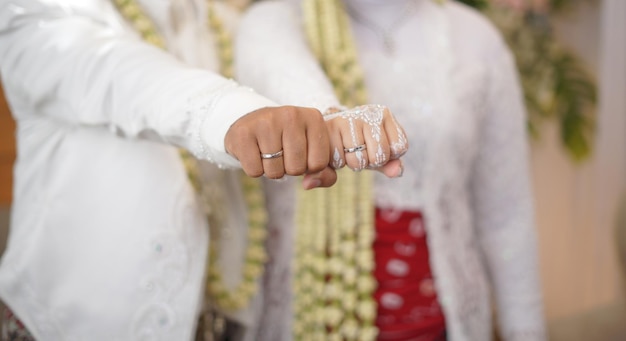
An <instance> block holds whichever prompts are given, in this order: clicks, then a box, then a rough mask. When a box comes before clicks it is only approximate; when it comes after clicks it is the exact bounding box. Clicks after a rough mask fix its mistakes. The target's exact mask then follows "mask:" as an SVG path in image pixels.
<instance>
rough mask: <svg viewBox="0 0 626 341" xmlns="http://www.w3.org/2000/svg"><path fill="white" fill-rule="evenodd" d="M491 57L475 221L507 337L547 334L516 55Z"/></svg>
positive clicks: (533, 337) (499, 51)
mask: <svg viewBox="0 0 626 341" xmlns="http://www.w3.org/2000/svg"><path fill="white" fill-rule="evenodd" d="M503 45H504V44H500V45H499V48H498V49H497V51H496V53H494V55H491V56H489V57H490V58H491V60H493V61H497V62H496V63H495V65H494V66H493V67H492V69H491V76H490V84H489V87H490V88H489V93H488V97H487V103H486V108H485V109H486V112H485V117H484V119H483V121H482V122H481V123H482V125H481V129H482V130H481V135H482V140H481V142H480V147H479V151H478V155H477V159H476V161H475V166H474V167H475V168H474V173H473V179H472V204H473V207H474V214H475V216H474V219H475V225H476V227H477V229H478V234H479V238H480V243H481V247H482V250H483V252H484V256H485V259H486V262H487V267H488V272H489V274H490V278H491V282H492V285H493V288H494V290H495V295H496V301H497V310H498V322H499V324H500V330H501V331H502V334H503V337H504V340H507V341H510V340H528V341H532V340H537V341H539V340H545V337H546V336H545V327H544V322H543V310H542V297H541V287H540V282H539V274H538V272H539V270H538V264H537V246H536V243H537V242H536V236H535V229H534V213H533V204H532V194H531V189H530V179H529V169H528V160H527V159H528V155H527V154H528V152H527V148H528V146H527V139H526V129H525V128H526V125H525V114H524V106H523V103H522V95H521V91H520V87H519V82H518V79H517V75H516V71H515V67H514V62H513V58H512V56H511V54H510V52H509V51H508V50H507V49H506V48H505V47H504V46H503Z"/></svg>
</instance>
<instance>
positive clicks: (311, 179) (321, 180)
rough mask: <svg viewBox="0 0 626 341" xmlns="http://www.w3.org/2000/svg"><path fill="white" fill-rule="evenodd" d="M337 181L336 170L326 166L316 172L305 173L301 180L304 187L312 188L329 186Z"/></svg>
mask: <svg viewBox="0 0 626 341" xmlns="http://www.w3.org/2000/svg"><path fill="white" fill-rule="evenodd" d="M335 182H337V172H336V171H335V170H334V169H332V168H330V167H326V168H324V169H323V170H322V171H320V172H317V173H311V174H306V175H305V176H304V179H303V180H302V186H303V187H304V189H307V190H308V189H313V188H318V187H330V186H332V185H334V184H335Z"/></svg>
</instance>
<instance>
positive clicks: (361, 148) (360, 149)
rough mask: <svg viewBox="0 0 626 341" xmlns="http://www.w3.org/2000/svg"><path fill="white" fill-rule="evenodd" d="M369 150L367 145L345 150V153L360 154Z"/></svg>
mask: <svg viewBox="0 0 626 341" xmlns="http://www.w3.org/2000/svg"><path fill="white" fill-rule="evenodd" d="M365 149H367V146H366V145H365V144H360V145H358V146H356V147H351V148H344V149H343V151H344V152H346V153H354V152H360V151H363V150H365Z"/></svg>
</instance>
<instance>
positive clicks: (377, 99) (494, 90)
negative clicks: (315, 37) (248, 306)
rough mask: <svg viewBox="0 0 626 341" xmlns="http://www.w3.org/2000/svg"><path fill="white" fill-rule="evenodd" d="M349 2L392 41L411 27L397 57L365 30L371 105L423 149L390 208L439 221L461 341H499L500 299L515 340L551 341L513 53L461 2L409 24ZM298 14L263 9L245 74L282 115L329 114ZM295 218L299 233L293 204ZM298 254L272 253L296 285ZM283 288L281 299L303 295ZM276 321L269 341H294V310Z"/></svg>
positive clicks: (373, 1)
mask: <svg viewBox="0 0 626 341" xmlns="http://www.w3.org/2000/svg"><path fill="white" fill-rule="evenodd" d="M347 2H349V3H350V4H351V5H352V6H351V7H353V9H356V10H358V11H359V13H358V14H357V15H359V16H361V17H367V18H369V20H371V21H374V22H376V25H377V26H379V27H394V24H393V21H394V20H395V21H403V23H401V24H397V25H395V28H394V29H393V30H394V31H393V34H392V36H393V38H394V40H395V42H396V44H395V45H396V50H395V53H394V54H390V53H389V52H388V51H386V50H385V45H384V44H382V40H381V37H380V35H379V34H377V31H376V30H373V29H372V28H371V25H370V27H368V25H363V22H362V21H361V22H359V21H356V20H352V28H353V30H354V34H355V37H356V42H357V46H358V49H359V52H360V53H359V55H360V63H361V65H362V66H363V68H364V71H365V76H366V83H367V89H368V92H369V101H370V102H372V103H380V104H385V105H388V106H389V107H390V109H391V110H392V112H393V113H394V114H395V115H396V116H397V118H398V121H399V122H400V124H402V126H403V127H404V128H405V129H406V131H407V134H408V136H409V145H410V147H409V152H408V154H407V155H406V156H405V157H404V163H405V172H404V175H403V177H402V178H401V179H397V180H393V179H387V178H385V177H384V176H382V175H377V177H376V181H375V194H376V203H377V205H378V206H379V207H382V208H384V209H387V210H391V211H393V210H422V211H423V212H424V213H425V222H426V227H427V230H428V232H427V234H428V243H429V247H430V251H431V267H432V269H433V272H434V275H435V280H436V288H437V291H438V295H439V299H440V302H441V304H442V306H443V308H444V313H445V316H446V326H447V330H448V336H449V338H450V340H453V341H459V340H490V339H491V337H492V328H491V308H492V305H491V302H490V287H491V288H492V289H493V294H494V297H495V299H496V303H497V313H498V315H497V317H498V322H499V324H500V329H501V331H502V333H503V334H504V338H505V340H544V339H545V328H544V322H543V315H542V300H541V293H540V291H541V290H540V285H539V279H538V266H537V259H536V240H535V239H536V237H535V231H534V222H533V210H532V202H531V193H530V185H529V175H528V165H527V143H526V135H525V134H526V131H525V124H524V123H525V122H524V110H523V103H522V96H521V94H520V89H519V85H518V81H517V78H516V74H515V70H514V63H513V60H512V58H511V55H510V53H509V51H508V50H507V48H506V47H505V45H504V43H503V42H502V39H501V38H500V37H499V36H498V34H497V32H496V30H495V29H494V28H493V27H492V26H491V25H490V24H488V22H487V21H486V20H485V19H484V18H482V17H481V16H480V15H478V14H477V13H475V12H473V11H472V10H469V9H468V8H466V7H465V6H463V5H459V4H457V3H456V2H454V1H448V2H446V4H445V5H441V6H440V5H437V4H435V2H434V1H431V0H417V1H415V2H414V4H413V5H414V6H415V8H413V9H412V12H411V13H410V14H409V15H405V14H402V13H399V12H398V11H399V9H400V10H404V9H405V6H404V2H402V3H403V5H402V6H399V5H398V4H399V2H395V1H394V2H391V1H388V0H367V1H365V0H361V1H360V0H347ZM294 4H295V2H294V1H288V0H286V1H272V2H266V3H260V4H258V5H256V6H254V7H252V8H251V10H250V11H249V12H248V14H247V15H246V16H245V18H244V19H243V21H242V24H241V26H240V27H239V37H238V44H237V53H238V55H239V59H238V64H237V71H238V74H239V75H240V81H241V82H242V83H244V84H247V85H250V86H252V87H254V88H255V89H256V90H257V91H259V92H260V93H262V94H265V95H267V96H268V97H270V98H272V99H274V100H276V101H278V102H281V103H298V104H299V105H305V106H306V105H309V106H315V107H317V108H318V109H320V110H324V109H325V108H326V107H328V106H331V105H336V104H337V100H336V99H334V96H333V94H332V90H331V86H330V84H329V83H328V81H327V80H326V79H325V77H324V76H323V74H322V72H321V70H320V68H319V66H317V63H316V61H315V58H314V57H313V55H312V54H311V52H310V51H309V50H308V48H307V46H306V40H305V36H304V33H303V25H302V23H301V22H300V18H299V16H300V14H299V9H298V8H297V6H295V5H294ZM352 19H354V17H353V18H352ZM368 24H371V22H369V23H368ZM258 56H262V59H259V58H258ZM339 181H341V179H339ZM281 191H284V188H283V189H275V190H271V193H270V195H275V196H280V195H283V193H284V192H281ZM282 205H284V206H285V207H284V212H285V213H284V214H285V216H284V218H285V220H287V221H290V220H291V219H292V218H293V211H292V210H290V208H292V207H290V206H291V204H290V203H289V202H283V203H282ZM287 227H288V226H287ZM284 233H286V234H289V229H288V228H287V229H286V230H285V231H284ZM290 251H291V250H290V249H288V248H283V249H272V250H270V252H274V254H273V256H272V259H273V262H272V264H271V267H272V268H274V269H276V268H282V269H283V271H277V272H275V273H276V274H280V275H281V276H283V278H285V277H286V275H285V273H286V272H288V269H289V264H288V259H289V258H290V257H291V254H290ZM281 252H282V253H281ZM272 275H273V274H272V273H268V274H267V277H266V283H267V286H266V288H265V290H266V291H267V295H272V292H281V293H283V292H285V290H289V286H288V285H289V283H288V281H285V280H283V281H280V280H277V279H272V278H271V276H272ZM272 285H278V287H274V286H272ZM264 307H265V311H264V312H263V316H264V317H265V318H264V319H263V320H261V323H260V326H259V330H258V331H257V334H256V339H263V340H278V339H283V340H284V339H288V338H289V335H290V334H289V328H290V325H289V321H290V320H289V317H290V315H291V312H290V311H289V296H288V295H284V298H283V299H282V300H275V301H271V302H268V304H266V305H265V306H264ZM253 338H254V337H253Z"/></svg>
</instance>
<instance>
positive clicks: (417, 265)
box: [374, 209, 446, 341]
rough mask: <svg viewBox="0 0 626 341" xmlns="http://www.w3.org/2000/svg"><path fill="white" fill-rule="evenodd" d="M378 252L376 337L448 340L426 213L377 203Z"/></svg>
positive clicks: (386, 340)
mask: <svg viewBox="0 0 626 341" xmlns="http://www.w3.org/2000/svg"><path fill="white" fill-rule="evenodd" d="M374 254H375V262H376V270H375V271H374V275H375V277H376V280H377V281H378V288H377V290H376V293H375V298H376V302H377V303H378V317H377V319H376V326H377V327H378V328H379V330H380V334H379V336H378V340H381V341H400V340H402V341H408V340H411V341H418V340H419V341H439V340H445V339H446V336H445V333H446V325H445V318H444V315H443V312H442V310H441V307H440V305H439V302H438V300H437V293H436V291H435V286H434V281H433V275H432V272H431V270H430V264H429V257H428V245H427V243H426V230H425V228H424V218H423V216H422V214H421V213H420V212H410V211H397V210H384V209H377V210H376V240H375V242H374Z"/></svg>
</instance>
